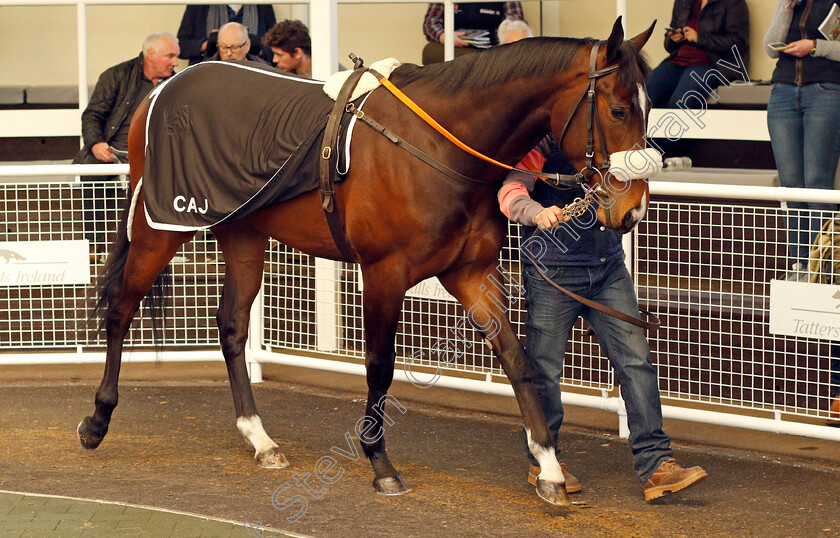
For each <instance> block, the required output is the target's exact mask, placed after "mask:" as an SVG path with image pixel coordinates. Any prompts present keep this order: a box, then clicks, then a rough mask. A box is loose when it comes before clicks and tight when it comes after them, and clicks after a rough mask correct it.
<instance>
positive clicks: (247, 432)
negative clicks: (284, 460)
mask: <svg viewBox="0 0 840 538" xmlns="http://www.w3.org/2000/svg"><path fill="white" fill-rule="evenodd" d="M236 427H237V428H239V432H240V433H241V434H242V436H243V437H245V439H247V440H248V442H249V443H251V444H252V445H254V449H256V453H255V454H254V455H257V454H261V453H263V452H265V451H266V450H270V449H272V448H274V447H276V446H277V443H275V442H274V441H272V440H271V437H269V436H268V434H267V433H265V430H264V429H263V425H262V420H260V416H259V415H254V416H252V417H239V418H238V419H236Z"/></svg>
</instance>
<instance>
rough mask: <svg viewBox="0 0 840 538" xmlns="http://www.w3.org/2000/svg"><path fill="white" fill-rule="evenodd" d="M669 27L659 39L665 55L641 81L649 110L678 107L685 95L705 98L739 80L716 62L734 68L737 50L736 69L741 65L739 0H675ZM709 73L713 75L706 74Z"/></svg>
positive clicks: (746, 27) (745, 15)
mask: <svg viewBox="0 0 840 538" xmlns="http://www.w3.org/2000/svg"><path fill="white" fill-rule="evenodd" d="M670 28H672V29H671V30H668V32H667V34H666V35H665V50H667V51H668V52H669V55H668V57H667V58H666V59H665V60H664V61H663V62H662V63H661V64H659V66H658V67H657V68H656V69H654V70H653V72H652V73H651V74H650V77H649V78H648V81H647V90H648V94H649V96H650V100H651V102H652V104H653V106H654V107H656V108H678V107H679V105H678V104H677V103H678V102H679V101H680V100H681V99H682V98H683V96H685V95H686V94H687V93H689V92H691V91H694V92H698V93H699V94H700V95H702V96H703V97H704V98H705V97H708V95H709V90H710V89H714V88H717V87H718V86H720V85H721V84H722V83H727V84H728V82H729V80H730V79H731V78H732V77H737V78H738V79H740V78H741V75H740V74H736V72H735V71H730V70H729V69H727V68H725V67H723V66H721V65H720V64H718V63H717V62H718V60H720V59H723V60H724V61H725V62H727V63H730V64H737V63H738V59H737V58H736V57H735V56H734V53H733V51H732V47H737V50H738V54H739V55H740V57H741V65H746V64H747V57H748V53H749V35H750V14H749V10H748V9H747V3H746V2H745V1H744V0H676V2H674V11H673V14H672V16H671V26H670ZM714 69H716V70H717V71H718V73H710V71H712V70H714ZM722 77H726V80H723V78H722Z"/></svg>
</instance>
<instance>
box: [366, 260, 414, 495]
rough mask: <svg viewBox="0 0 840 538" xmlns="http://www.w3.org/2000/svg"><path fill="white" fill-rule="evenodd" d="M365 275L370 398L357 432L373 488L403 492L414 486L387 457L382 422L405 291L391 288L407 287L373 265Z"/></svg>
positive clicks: (379, 490)
mask: <svg viewBox="0 0 840 538" xmlns="http://www.w3.org/2000/svg"><path fill="white" fill-rule="evenodd" d="M362 274H363V277H364V282H365V288H364V294H363V305H364V326H365V368H366V370H367V385H368V399H367V406H366V407H365V418H364V420H363V421H362V424H363V425H362V426H361V427H360V423H359V422H357V423H356V434H357V435H358V437H359V442H360V444H361V445H362V450H364V453H365V455H366V456H367V457H368V459H369V460H370V463H371V465H373V472H374V479H373V487H374V489H376V491H377V493H381V494H383V495H402V494H405V493H408V492H410V491H411V488H409V487H408V486H407V485H406V484H405V482H403V479H402V478H401V477H400V475H399V473H398V472H397V470H396V469H395V468H394V466H393V465H391V461H390V460H389V459H388V454H387V452H386V451H385V430H384V428H383V427H382V422H383V417H384V416H385V410H384V408H385V403H386V401H387V397H386V396H387V394H388V388H389V387H390V386H391V382H392V381H393V379H394V359H395V356H396V352H395V350H394V338H395V337H396V333H397V323H398V321H399V317H400V311H401V310H402V302H403V294H402V293H394V292H393V291H392V290H393V289H397V288H399V289H403V290H404V289H405V287H401V286H400V284H399V283H395V282H393V280H392V279H393V277H394V275H393V273H390V272H389V274H387V275H386V274H384V273H383V272H381V271H379V270H377V269H376V268H374V267H362ZM389 423H391V422H390V421H389Z"/></svg>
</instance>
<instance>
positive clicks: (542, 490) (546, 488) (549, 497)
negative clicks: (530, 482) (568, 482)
mask: <svg viewBox="0 0 840 538" xmlns="http://www.w3.org/2000/svg"><path fill="white" fill-rule="evenodd" d="M537 495H538V496H539V497H540V499H542V500H544V501H546V502H548V503H551V504H553V505H554V506H571V505H572V501H571V499H569V494H568V493H566V488H564V487H563V484H558V483H556V482H548V481H547V480H542V479H540V478H537Z"/></svg>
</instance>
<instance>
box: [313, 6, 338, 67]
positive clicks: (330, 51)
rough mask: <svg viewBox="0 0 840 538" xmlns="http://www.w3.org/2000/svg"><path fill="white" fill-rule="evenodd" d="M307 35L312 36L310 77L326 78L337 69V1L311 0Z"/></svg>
mask: <svg viewBox="0 0 840 538" xmlns="http://www.w3.org/2000/svg"><path fill="white" fill-rule="evenodd" d="M309 20H310V21H312V24H311V26H310V27H309V35H310V37H311V38H312V78H314V79H318V80H327V79H328V78H329V76H330V75H332V74H333V73H335V72H336V70H337V69H338V3H337V2H336V0H311V1H310V3H309Z"/></svg>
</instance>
